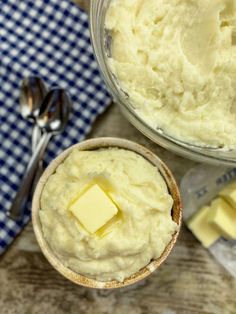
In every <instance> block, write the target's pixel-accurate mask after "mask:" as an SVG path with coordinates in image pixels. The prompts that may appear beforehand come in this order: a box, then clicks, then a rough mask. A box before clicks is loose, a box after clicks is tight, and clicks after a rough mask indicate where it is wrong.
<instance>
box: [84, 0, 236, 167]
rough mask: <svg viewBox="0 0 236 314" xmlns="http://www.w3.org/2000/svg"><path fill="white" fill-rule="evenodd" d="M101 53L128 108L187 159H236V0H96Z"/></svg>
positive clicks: (95, 31)
mask: <svg viewBox="0 0 236 314" xmlns="http://www.w3.org/2000/svg"><path fill="white" fill-rule="evenodd" d="M90 15H91V16H90V29H91V38H92V43H93V46H94V52H95V55H96V57H97V60H98V63H99V65H100V69H101V72H102V73H103V76H104V80H105V81H106V83H107V85H108V87H109V90H110V91H111V93H112V95H113V96H114V99H115V101H117V103H118V104H119V105H120V106H121V110H122V112H123V113H124V114H125V116H126V117H127V118H128V119H129V120H130V122H131V123H133V124H134V125H135V126H136V127H137V128H138V129H139V130H140V131H142V132H143V133H144V134H145V135H146V136H148V137H149V138H150V139H152V140H153V141H155V142H156V143H158V144H160V145H162V146H163V147H165V148H167V149H170V150H172V151H174V152H176V153H178V154H181V155H183V156H185V157H188V158H192V159H195V160H198V161H203V162H209V163H214V164H225V165H232V166H235V164H236V123H235V121H236V1H235V0H218V1H210V0H209V1H202V0H194V1H188V0H184V1H177V0H173V1H167V0H166V1H165V0H164V1H163V0H146V1H142V0H94V1H91V8H90Z"/></svg>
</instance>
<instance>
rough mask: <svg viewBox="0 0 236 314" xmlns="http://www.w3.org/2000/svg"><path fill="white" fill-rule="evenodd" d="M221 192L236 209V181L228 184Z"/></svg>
mask: <svg viewBox="0 0 236 314" xmlns="http://www.w3.org/2000/svg"><path fill="white" fill-rule="evenodd" d="M219 194H220V196H222V197H223V199H225V200H226V201H227V202H228V203H229V204H230V205H231V206H232V207H233V209H235V210H236V182H233V183H231V184H229V185H227V186H226V187H225V188H224V189H223V190H222V191H220V193H219Z"/></svg>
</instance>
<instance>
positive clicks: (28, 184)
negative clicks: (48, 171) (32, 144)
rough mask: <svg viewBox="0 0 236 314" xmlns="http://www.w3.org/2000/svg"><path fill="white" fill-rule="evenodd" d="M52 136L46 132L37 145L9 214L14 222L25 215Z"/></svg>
mask: <svg viewBox="0 0 236 314" xmlns="http://www.w3.org/2000/svg"><path fill="white" fill-rule="evenodd" d="M51 136H52V133H46V132H45V133H44V134H43V135H42V137H41V139H40V141H39V143H38V145H37V148H36V150H35V152H34V153H33V156H32V157H31V159H30V162H29V164H28V167H27V169H26V172H25V175H24V177H23V179H22V182H21V184H20V187H19V189H18V191H17V193H16V196H15V198H14V200H13V203H12V206H11V208H10V210H9V212H8V215H9V217H10V218H12V219H14V220H17V219H19V218H21V217H22V215H23V213H24V210H25V206H26V203H27V200H28V197H29V193H30V190H31V188H32V182H33V180H34V176H35V173H36V171H37V169H38V164H39V161H40V159H41V158H42V156H43V154H44V152H45V149H46V147H47V145H48V142H49V140H50V138H51Z"/></svg>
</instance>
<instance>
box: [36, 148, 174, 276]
mask: <svg viewBox="0 0 236 314" xmlns="http://www.w3.org/2000/svg"><path fill="white" fill-rule="evenodd" d="M94 182H95V183H97V184H99V185H100V187H101V188H103V190H104V191H106V193H107V194H108V195H109V196H110V198H111V199H112V200H113V201H114V203H115V204H116V205H117V207H118V208H119V214H118V215H117V217H116V219H114V220H113V222H112V223H110V224H109V223H108V225H107V226H105V227H103V228H102V230H99V231H97V232H96V233H95V234H89V233H88V232H86V230H85V229H84V228H83V227H82V226H81V225H80V223H79V221H78V220H77V219H76V218H75V217H73V216H72V214H71V212H70V211H69V210H68V207H69V206H70V203H71V200H73V199H75V198H76V197H77V195H78V194H79V193H80V192H81V191H83V189H84V187H85V186H86V185H88V184H91V183H94ZM172 205H173V200H172V197H171V196H170V194H169V193H168V190H167V186H166V184H165V181H164V180H163V178H162V177H161V175H160V173H159V172H158V170H157V168H156V167H154V166H153V165H151V164H150V163H149V162H148V161H146V160H145V159H144V158H143V157H141V156H139V155H137V154H135V153H133V152H131V151H127V150H123V149H115V148H113V149H105V150H96V151H79V150H77V149H74V150H73V151H72V153H71V154H70V155H69V156H68V157H67V158H66V160H65V161H64V163H63V164H61V165H60V166H59V167H58V168H57V171H56V173H55V174H53V175H52V176H51V177H50V178H49V179H48V181H47V183H46V185H45V188H44V190H43V192H42V197H41V210H40V220H41V223H42V229H43V234H44V237H45V239H46V241H47V242H48V243H49V245H50V246H51V248H52V250H53V251H54V253H55V254H56V255H57V256H58V258H59V259H60V260H61V261H62V262H63V263H64V264H65V265H66V266H68V267H69V268H71V269H73V270H74V271H76V272H78V273H80V274H83V275H85V276H88V277H91V278H95V279H98V280H101V281H108V280H112V279H117V280H119V281H123V280H124V278H126V277H128V276H130V275H132V274H134V273H135V272H137V271H138V270H139V269H140V268H142V267H144V266H145V265H147V264H148V263H149V262H150V260H151V259H152V258H158V257H159V256H160V255H161V254H162V252H163V250H164V249H165V247H166V246H167V244H168V243H169V242H170V240H171V238H172V234H173V233H174V232H175V231H176V230H177V228H178V226H177V224H176V223H175V222H173V220H172V217H171V208H172Z"/></svg>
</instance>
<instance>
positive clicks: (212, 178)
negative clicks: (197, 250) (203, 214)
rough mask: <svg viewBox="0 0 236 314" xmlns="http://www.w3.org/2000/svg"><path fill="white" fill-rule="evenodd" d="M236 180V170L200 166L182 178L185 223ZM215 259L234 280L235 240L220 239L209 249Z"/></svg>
mask: <svg viewBox="0 0 236 314" xmlns="http://www.w3.org/2000/svg"><path fill="white" fill-rule="evenodd" d="M234 180H236V168H227V167H215V166H209V165H200V166H197V167H195V168H192V169H190V170H189V171H188V172H187V173H186V174H185V176H184V177H183V178H182V181H181V185H180V190H181V195H182V200H183V205H184V210H183V219H184V221H185V222H187V221H188V220H189V219H190V217H191V216H192V215H194V214H195V213H196V212H197V211H198V210H199V209H200V208H201V207H202V206H204V205H209V204H210V203H211V201H212V200H213V199H214V198H215V197H216V196H217V195H218V194H219V192H220V191H221V190H222V189H223V188H224V187H225V186H226V185H228V184H229V183H230V182H232V181H234ZM208 249H209V251H210V252H211V254H212V255H213V256H214V257H215V259H216V260H217V261H218V262H219V263H220V264H222V265H223V266H224V267H225V268H226V269H227V270H228V271H229V273H230V274H231V275H232V276H233V277H235V278H236V240H227V239H224V238H220V239H219V240H217V241H216V242H215V243H214V244H213V245H211V246H210V247H209V248H208Z"/></svg>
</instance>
